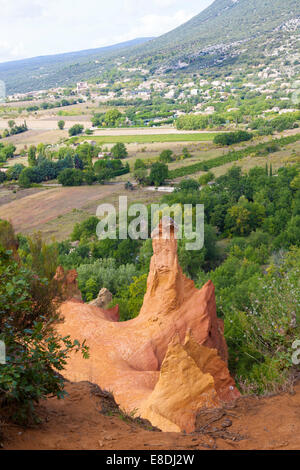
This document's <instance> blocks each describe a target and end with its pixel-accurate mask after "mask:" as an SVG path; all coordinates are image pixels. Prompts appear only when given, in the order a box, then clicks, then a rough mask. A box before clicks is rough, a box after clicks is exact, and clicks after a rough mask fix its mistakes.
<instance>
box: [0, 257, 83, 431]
mask: <svg viewBox="0 0 300 470" xmlns="http://www.w3.org/2000/svg"><path fill="white" fill-rule="evenodd" d="M58 294H59V290H58V287H57V286H56V285H55V284H54V282H52V283H49V282H48V281H46V280H42V279H40V278H39V277H38V276H37V275H36V274H35V273H33V272H32V271H30V270H28V269H26V268H24V267H22V266H21V265H20V264H19V263H18V262H16V261H15V260H14V259H13V258H12V255H11V252H9V251H5V250H3V248H0V340H1V341H4V343H5V345H6V364H4V365H1V374H0V408H1V409H2V410H3V411H4V412H5V414H7V415H8V416H9V417H12V418H13V419H14V420H15V421H17V422H18V423H21V424H26V423H27V422H28V421H32V420H34V419H35V418H36V415H35V405H36V404H37V403H38V402H39V401H40V400H42V399H45V398H47V397H49V396H56V397H57V398H63V397H64V396H65V392H64V380H63V378H62V376H61V375H60V373H61V372H62V370H63V369H64V366H65V365H66V362H67V359H68V357H69V355H70V353H71V351H82V352H83V354H84V357H87V349H86V347H85V345H84V344H83V345H80V344H79V343H78V341H72V340H71V339H70V337H62V336H60V335H59V334H58V333H57V332H56V331H55V328H54V325H55V322H56V321H57V320H58V318H59V317H58V314H57V312H56V308H57V300H58ZM54 299H56V302H55V301H54Z"/></svg>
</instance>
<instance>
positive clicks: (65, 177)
mask: <svg viewBox="0 0 300 470" xmlns="http://www.w3.org/2000/svg"><path fill="white" fill-rule="evenodd" d="M83 181H84V175H83V173H82V171H80V170H76V169H75V168H66V169H65V170H63V171H62V172H61V173H60V174H59V175H58V182H59V183H60V184H62V185H63V186H81V185H82V183H83Z"/></svg>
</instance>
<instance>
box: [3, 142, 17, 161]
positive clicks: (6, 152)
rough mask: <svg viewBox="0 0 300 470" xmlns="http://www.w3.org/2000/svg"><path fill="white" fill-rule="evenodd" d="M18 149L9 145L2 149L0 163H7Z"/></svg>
mask: <svg viewBox="0 0 300 470" xmlns="http://www.w3.org/2000/svg"><path fill="white" fill-rule="evenodd" d="M15 151H16V147H15V146H14V145H13V144H8V145H5V146H3V147H2V148H0V161H4V162H6V160H8V158H13V156H14V153H15Z"/></svg>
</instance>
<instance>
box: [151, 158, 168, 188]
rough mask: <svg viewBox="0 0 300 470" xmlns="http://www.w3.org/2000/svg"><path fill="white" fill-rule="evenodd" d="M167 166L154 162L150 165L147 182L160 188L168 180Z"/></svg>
mask: <svg viewBox="0 0 300 470" xmlns="http://www.w3.org/2000/svg"><path fill="white" fill-rule="evenodd" d="M168 173H169V170H168V166H167V165H165V164H164V163H160V162H156V163H154V164H153V165H152V167H151V171H150V176H149V182H150V184H154V185H155V186H160V185H161V184H163V183H164V182H165V180H166V179H167V178H168Z"/></svg>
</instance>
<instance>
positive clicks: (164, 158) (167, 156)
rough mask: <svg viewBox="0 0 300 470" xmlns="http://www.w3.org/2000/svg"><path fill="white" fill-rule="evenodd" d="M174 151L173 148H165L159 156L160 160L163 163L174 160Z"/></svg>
mask: <svg viewBox="0 0 300 470" xmlns="http://www.w3.org/2000/svg"><path fill="white" fill-rule="evenodd" d="M172 156H173V152H172V150H167V149H166V150H163V151H162V152H161V154H160V156H159V161H160V162H163V163H170V162H172V161H173V158H172Z"/></svg>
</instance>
